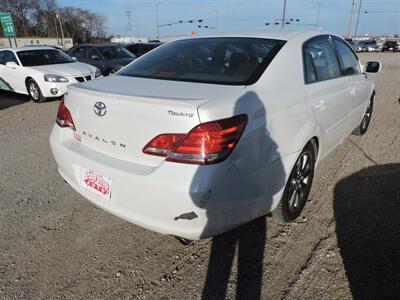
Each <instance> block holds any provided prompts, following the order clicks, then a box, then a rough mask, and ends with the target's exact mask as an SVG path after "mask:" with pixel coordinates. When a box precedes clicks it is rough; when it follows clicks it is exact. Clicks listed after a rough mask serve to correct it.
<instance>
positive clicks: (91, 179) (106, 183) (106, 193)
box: [81, 168, 112, 201]
mask: <svg viewBox="0 0 400 300" xmlns="http://www.w3.org/2000/svg"><path fill="white" fill-rule="evenodd" d="M81 185H82V186H83V187H84V188H86V189H87V190H89V191H91V192H93V193H94V194H96V195H98V196H100V197H101V198H103V199H105V200H107V201H108V200H110V198H111V186H112V181H111V178H109V177H106V176H104V175H101V174H98V173H96V172H95V171H93V170H90V169H87V168H82V176H81Z"/></svg>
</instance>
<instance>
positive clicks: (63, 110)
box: [56, 98, 75, 131]
mask: <svg viewBox="0 0 400 300" xmlns="http://www.w3.org/2000/svg"><path fill="white" fill-rule="evenodd" d="M56 123H57V124H58V126H60V127H62V128H65V127H69V128H71V129H72V130H74V131H75V125H74V120H73V119H72V116H71V113H70V111H69V110H68V108H67V107H66V106H65V104H64V98H63V99H62V100H61V102H60V106H59V107H58V112H57V119H56Z"/></svg>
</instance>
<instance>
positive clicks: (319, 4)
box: [315, 2, 321, 29]
mask: <svg viewBox="0 0 400 300" xmlns="http://www.w3.org/2000/svg"><path fill="white" fill-rule="evenodd" d="M316 4H317V5H318V13H317V24H316V26H315V29H318V27H319V17H320V14H321V2H317V3H316Z"/></svg>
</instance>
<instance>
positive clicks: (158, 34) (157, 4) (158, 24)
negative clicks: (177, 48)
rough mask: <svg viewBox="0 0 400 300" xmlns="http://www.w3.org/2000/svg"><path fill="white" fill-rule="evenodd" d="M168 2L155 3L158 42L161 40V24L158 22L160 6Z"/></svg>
mask: <svg viewBox="0 0 400 300" xmlns="http://www.w3.org/2000/svg"><path fill="white" fill-rule="evenodd" d="M165 1H166V0H161V1H157V0H156V2H155V5H156V22H157V40H158V39H159V38H160V23H159V20H158V6H160V4H162V3H164V2H165Z"/></svg>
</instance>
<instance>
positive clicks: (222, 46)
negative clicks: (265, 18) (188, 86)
mask: <svg viewBox="0 0 400 300" xmlns="http://www.w3.org/2000/svg"><path fill="white" fill-rule="evenodd" d="M284 44H285V42H284V41H281V40H271V39H259V38H201V39H188V40H180V41H176V42H172V43H170V44H167V45H164V46H162V47H160V48H157V49H155V50H153V51H152V52H149V53H148V54H146V55H145V56H143V57H142V58H141V59H138V60H137V61H135V62H134V63H132V64H130V65H129V66H128V67H126V68H125V69H123V70H121V72H119V73H118V75H123V76H131V77H144V78H154V79H164V80H176V81H190V82H203V83H214V84H227V85H249V84H253V83H255V82H256V81H257V80H258V79H259V78H260V76H261V74H262V73H263V72H264V70H265V69H266V68H267V66H268V64H269V63H270V62H271V61H272V59H273V58H274V57H275V55H276V54H277V53H278V51H279V50H280V49H281V48H282V46H283V45H284Z"/></svg>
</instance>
